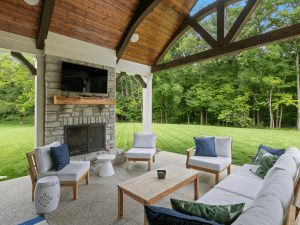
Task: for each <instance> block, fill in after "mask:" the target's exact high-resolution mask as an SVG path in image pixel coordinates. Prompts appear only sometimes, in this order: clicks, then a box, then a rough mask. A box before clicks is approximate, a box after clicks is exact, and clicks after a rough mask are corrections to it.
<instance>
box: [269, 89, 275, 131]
mask: <svg viewBox="0 0 300 225" xmlns="http://www.w3.org/2000/svg"><path fill="white" fill-rule="evenodd" d="M272 94H273V93H272V91H270V94H269V101H268V106H269V116H270V128H271V129H272V128H274V116H273V111H272Z"/></svg>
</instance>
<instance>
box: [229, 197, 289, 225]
mask: <svg viewBox="0 0 300 225" xmlns="http://www.w3.org/2000/svg"><path fill="white" fill-rule="evenodd" d="M283 218H284V213H283V210H282V207H281V203H280V200H279V199H278V198H276V197H274V196H272V195H265V196H262V197H261V198H258V199H255V201H254V202H253V205H252V206H251V207H250V208H248V209H247V210H246V211H245V212H243V214H242V215H240V216H239V217H238V218H237V220H236V221H235V222H234V223H232V225H254V224H255V225H282V223H283Z"/></svg>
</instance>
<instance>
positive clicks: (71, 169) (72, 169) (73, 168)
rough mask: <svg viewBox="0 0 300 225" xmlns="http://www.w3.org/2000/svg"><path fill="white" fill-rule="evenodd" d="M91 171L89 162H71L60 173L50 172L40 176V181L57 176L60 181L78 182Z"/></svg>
mask: <svg viewBox="0 0 300 225" xmlns="http://www.w3.org/2000/svg"><path fill="white" fill-rule="evenodd" d="M89 169H90V162H89V161H71V162H70V164H69V165H67V166H66V167H65V168H63V169H62V170H60V171H55V170H53V169H52V170H49V171H48V172H46V173H42V174H38V179H39V178H42V177H46V176H57V177H58V179H59V181H78V180H79V178H81V177H82V176H83V175H84V174H85V173H86V172H87V171H88V170H89Z"/></svg>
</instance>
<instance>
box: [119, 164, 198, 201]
mask: <svg viewBox="0 0 300 225" xmlns="http://www.w3.org/2000/svg"><path fill="white" fill-rule="evenodd" d="M159 169H161V170H166V172H167V174H166V178H165V179H161V180H160V179H158V178H157V172H156V170H153V171H150V172H148V173H145V174H143V175H141V176H138V177H135V178H133V179H130V180H128V181H125V182H123V183H121V184H119V185H118V188H119V189H121V190H122V192H124V193H125V194H128V195H130V196H131V197H133V198H134V199H135V200H136V201H138V202H140V203H142V204H153V203H154V202H156V201H158V200H160V199H162V198H163V197H165V196H167V195H168V194H170V193H172V192H174V191H176V190H177V189H178V188H180V187H182V186H184V185H187V184H188V183H191V182H192V181H193V180H195V179H198V175H199V172H198V171H196V170H191V169H186V168H185V167H180V166H176V165H167V166H165V167H162V168H159Z"/></svg>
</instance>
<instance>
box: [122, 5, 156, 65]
mask: <svg viewBox="0 0 300 225" xmlns="http://www.w3.org/2000/svg"><path fill="white" fill-rule="evenodd" d="M159 2H160V0H143V1H140V3H139V5H138V7H137V10H136V12H135V14H134V16H133V17H132V19H131V21H130V23H129V25H128V27H127V30H126V32H125V33H124V35H123V37H122V38H121V42H120V44H119V46H118V48H117V62H119V60H120V59H121V57H122V54H123V52H124V51H125V48H126V46H127V45H128V43H129V41H130V38H131V36H132V35H133V34H134V32H135V30H136V28H137V27H138V25H139V24H140V23H141V22H142V21H143V20H144V18H145V17H146V16H147V15H148V14H149V13H150V12H151V11H152V10H153V9H154V8H155V7H156V6H157V5H158V3H159Z"/></svg>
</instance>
